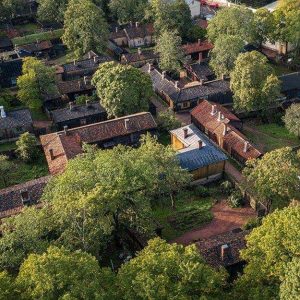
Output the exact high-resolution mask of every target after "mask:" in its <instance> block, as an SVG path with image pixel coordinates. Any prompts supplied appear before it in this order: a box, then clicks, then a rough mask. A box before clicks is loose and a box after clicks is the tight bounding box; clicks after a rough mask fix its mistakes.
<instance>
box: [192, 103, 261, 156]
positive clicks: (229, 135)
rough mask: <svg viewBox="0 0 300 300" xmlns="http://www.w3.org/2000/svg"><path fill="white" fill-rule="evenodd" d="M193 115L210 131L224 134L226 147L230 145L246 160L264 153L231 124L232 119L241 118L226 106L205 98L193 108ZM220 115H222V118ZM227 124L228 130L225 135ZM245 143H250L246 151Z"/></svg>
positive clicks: (237, 119)
mask: <svg viewBox="0 0 300 300" xmlns="http://www.w3.org/2000/svg"><path fill="white" fill-rule="evenodd" d="M213 105H215V110H214V114H213V115H212V110H213ZM191 115H192V117H193V118H194V119H195V120H196V121H197V122H199V123H200V124H201V125H202V126H203V127H204V128H207V129H208V130H209V132H210V133H212V134H215V135H217V136H219V137H220V136H222V139H223V141H224V148H226V147H227V149H228V148H229V147H230V148H231V149H232V150H234V151H235V152H236V153H238V154H239V155H240V156H241V157H243V158H245V159H246V160H247V159H250V158H258V157H260V156H261V155H262V153H261V152H260V151H258V150H257V149H256V148H255V147H254V146H253V145H251V143H249V141H248V140H247V138H246V137H245V136H244V135H243V134H242V133H241V132H240V131H238V130H237V129H236V128H235V127H234V126H233V125H231V124H230V122H231V121H240V120H239V118H237V117H236V116H235V115H234V114H232V113H231V112H230V111H228V110H227V109H226V108H225V107H223V106H221V105H218V104H215V103H213V102H209V101H207V100H204V101H202V102H201V103H200V104H199V105H198V106H197V107H195V108H194V109H193V110H192V112H191ZM219 116H221V119H220V120H219ZM225 126H226V128H227V130H226V134H225V135H224V128H225ZM245 143H248V144H247V151H246V152H245V151H244V147H245Z"/></svg>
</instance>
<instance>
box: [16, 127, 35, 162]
mask: <svg viewBox="0 0 300 300" xmlns="http://www.w3.org/2000/svg"><path fill="white" fill-rule="evenodd" d="M16 146H17V149H16V153H17V156H18V157H19V158H20V159H21V160H22V161H24V162H32V161H33V160H34V159H35V158H37V155H38V151H37V139H36V137H35V136H34V135H33V134H30V133H29V132H25V133H23V134H22V135H21V136H20V138H19V139H18V140H17V142H16Z"/></svg>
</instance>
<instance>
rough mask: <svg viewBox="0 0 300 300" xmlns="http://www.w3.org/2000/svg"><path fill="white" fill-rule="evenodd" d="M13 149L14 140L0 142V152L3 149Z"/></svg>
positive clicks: (14, 146)
mask: <svg viewBox="0 0 300 300" xmlns="http://www.w3.org/2000/svg"><path fill="white" fill-rule="evenodd" d="M13 149H16V142H7V143H4V144H0V154H1V152H3V151H9V150H13Z"/></svg>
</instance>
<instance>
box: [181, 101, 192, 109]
mask: <svg viewBox="0 0 300 300" xmlns="http://www.w3.org/2000/svg"><path fill="white" fill-rule="evenodd" d="M189 104H190V103H189V102H183V103H182V108H186V107H189V106H190V105H189Z"/></svg>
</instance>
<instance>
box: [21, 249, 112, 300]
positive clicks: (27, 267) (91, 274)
mask: <svg viewBox="0 0 300 300" xmlns="http://www.w3.org/2000/svg"><path fill="white" fill-rule="evenodd" d="M113 280H114V276H113V274H112V272H110V271H109V270H108V269H102V270H101V269H100V267H99V265H98V262H97V260H96V258H95V257H93V256H91V255H90V254H87V253H84V252H81V251H76V252H70V251H69V250H67V249H65V248H57V247H53V246H51V247H49V248H48V249H47V252H45V253H43V254H30V255H29V256H28V258H27V259H26V260H25V261H24V263H23V264H22V266H21V268H20V272H19V275H18V277H17V280H16V282H17V284H18V285H19V286H20V289H21V290H22V291H23V293H22V295H23V297H24V298H25V299H53V300H54V299H105V298H106V297H107V296H108V293H107V292H108V290H109V289H110V288H111V289H112V286H113ZM107 299H109V298H107Z"/></svg>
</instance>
